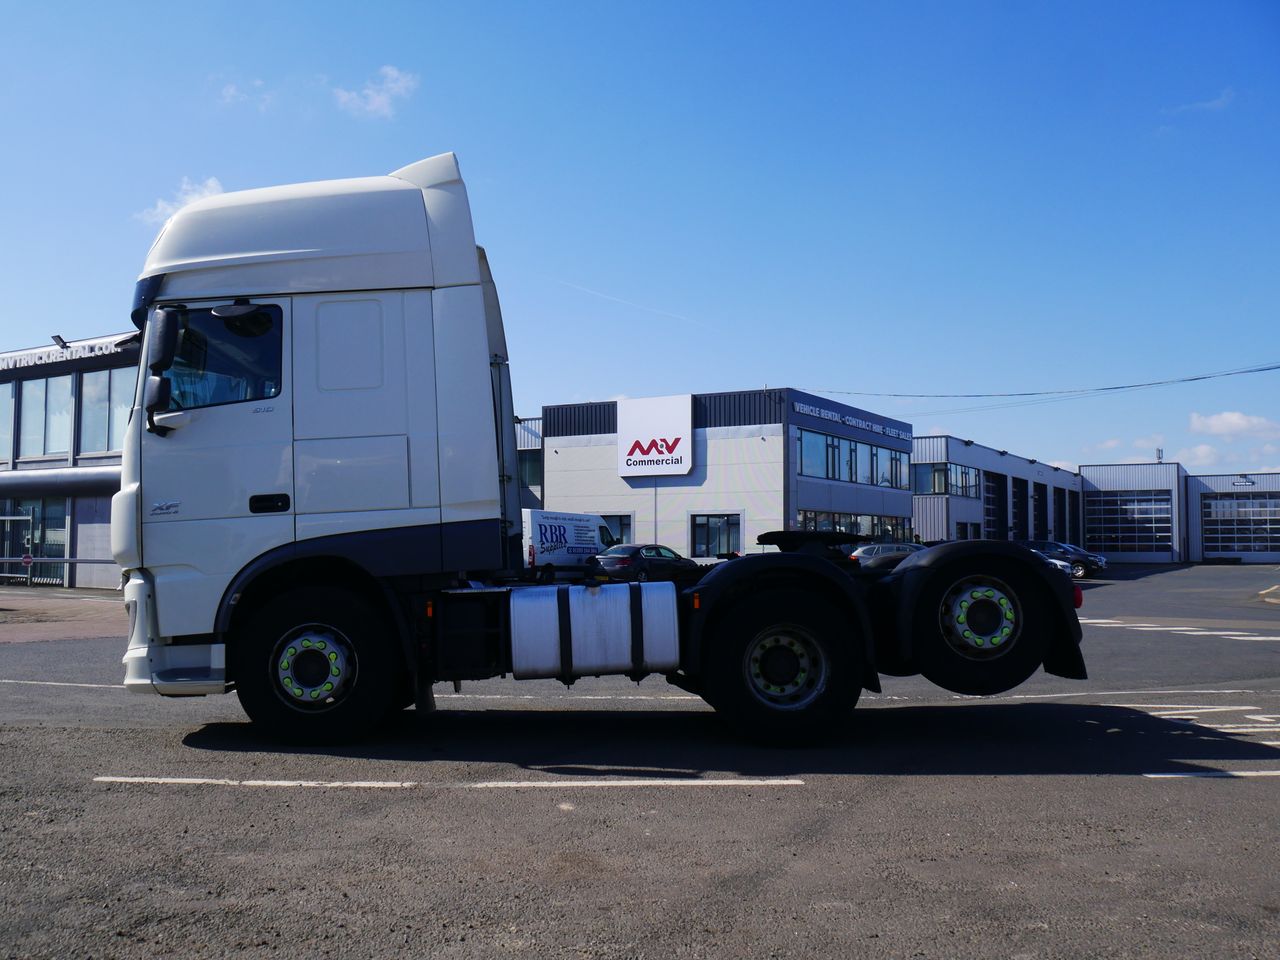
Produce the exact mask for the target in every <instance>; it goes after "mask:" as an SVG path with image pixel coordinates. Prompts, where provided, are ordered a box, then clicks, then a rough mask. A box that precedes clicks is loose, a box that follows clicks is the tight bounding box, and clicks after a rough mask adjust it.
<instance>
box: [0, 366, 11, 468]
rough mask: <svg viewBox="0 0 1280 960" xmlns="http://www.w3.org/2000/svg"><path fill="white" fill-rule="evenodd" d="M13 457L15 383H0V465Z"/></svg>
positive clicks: (3, 464)
mask: <svg viewBox="0 0 1280 960" xmlns="http://www.w3.org/2000/svg"><path fill="white" fill-rule="evenodd" d="M12 457H13V384H12V383H0V466H5V465H6V464H7V462H8V461H9V460H10V459H11V458H12Z"/></svg>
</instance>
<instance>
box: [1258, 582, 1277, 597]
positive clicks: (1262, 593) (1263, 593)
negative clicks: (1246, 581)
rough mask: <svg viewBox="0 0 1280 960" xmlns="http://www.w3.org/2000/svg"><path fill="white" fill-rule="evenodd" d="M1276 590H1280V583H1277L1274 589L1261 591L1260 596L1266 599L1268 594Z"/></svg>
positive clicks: (1269, 588) (1268, 588)
mask: <svg viewBox="0 0 1280 960" xmlns="http://www.w3.org/2000/svg"><path fill="white" fill-rule="evenodd" d="M1276 590H1280V583H1277V584H1276V585H1275V586H1274V587H1267V589H1265V590H1259V591H1258V596H1260V597H1265V596H1266V595H1267V594H1268V593H1274V592H1275V591H1276Z"/></svg>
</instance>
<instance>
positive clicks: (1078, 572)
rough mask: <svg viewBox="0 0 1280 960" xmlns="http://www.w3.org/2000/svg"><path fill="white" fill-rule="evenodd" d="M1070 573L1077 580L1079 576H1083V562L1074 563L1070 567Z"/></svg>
mask: <svg viewBox="0 0 1280 960" xmlns="http://www.w3.org/2000/svg"><path fill="white" fill-rule="evenodd" d="M1071 575H1072V576H1073V577H1075V578H1076V579H1077V580H1079V579H1080V578H1081V577H1083V576H1084V564H1083V563H1077V564H1074V565H1073V566H1072V567H1071Z"/></svg>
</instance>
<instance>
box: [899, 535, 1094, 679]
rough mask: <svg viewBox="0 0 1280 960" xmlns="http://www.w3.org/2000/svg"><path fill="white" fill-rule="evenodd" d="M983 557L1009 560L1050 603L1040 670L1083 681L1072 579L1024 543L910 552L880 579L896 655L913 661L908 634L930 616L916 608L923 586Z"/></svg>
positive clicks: (985, 543)
mask: <svg viewBox="0 0 1280 960" xmlns="http://www.w3.org/2000/svg"><path fill="white" fill-rule="evenodd" d="M984 558H999V559H1001V560H1013V561H1016V562H1018V563H1020V564H1022V565H1023V566H1024V567H1025V571H1026V573H1027V575H1028V576H1029V577H1031V578H1032V579H1033V580H1034V581H1035V582H1036V584H1037V586H1038V587H1039V588H1040V591H1041V596H1042V599H1044V600H1045V602H1046V603H1048V604H1049V613H1050V615H1051V619H1052V621H1053V622H1054V624H1055V625H1056V626H1055V629H1054V630H1053V632H1052V634H1051V636H1050V637H1049V643H1048V649H1047V651H1046V653H1045V657H1044V669H1045V671H1046V672H1047V673H1052V674H1055V675H1056V676H1060V677H1065V678H1067V679H1070V680H1084V679H1086V678H1087V676H1088V674H1087V672H1086V669H1085V664H1084V655H1083V654H1082V653H1081V652H1080V641H1081V639H1082V637H1083V632H1082V631H1081V629H1080V621H1079V619H1078V618H1077V617H1076V612H1075V598H1074V591H1075V586H1074V584H1073V582H1072V580H1071V579H1070V578H1069V577H1066V576H1063V575H1062V574H1061V573H1059V572H1058V571H1057V570H1054V569H1052V568H1050V567H1048V566H1047V565H1044V564H1041V563H1040V562H1038V558H1037V557H1036V555H1035V554H1034V553H1032V552H1031V551H1030V550H1028V549H1027V548H1026V547H1022V546H1019V545H1018V544H1016V543H1009V542H1005V541H1002V540H978V541H962V542H956V543H944V544H940V545H938V546H936V547H932V548H930V549H928V550H922V551H920V552H918V553H913V554H911V555H910V556H908V557H907V558H906V559H905V560H903V561H902V563H900V564H898V566H897V568H896V569H895V570H894V571H893V572H892V573H890V574H889V575H888V576H886V577H885V580H884V583H885V585H886V586H888V587H889V588H890V590H891V593H892V595H893V598H894V604H893V606H894V611H895V613H896V620H897V624H896V631H895V640H896V642H897V650H896V651H895V653H896V654H897V655H898V656H899V657H900V658H901V659H902V661H903V662H905V663H911V662H912V661H913V654H914V651H913V649H912V647H913V643H912V635H913V633H914V629H915V621H916V618H917V617H919V616H928V615H930V613H929V612H928V611H922V610H920V609H919V605H918V603H917V602H916V601H917V598H918V597H919V596H920V594H921V592H922V590H923V589H924V586H925V584H926V583H928V582H930V581H931V580H932V578H933V577H935V576H938V575H939V574H944V571H951V570H956V571H962V570H963V569H964V567H965V564H967V563H973V562H976V561H980V560H982V559H984ZM944 575H945V574H944Z"/></svg>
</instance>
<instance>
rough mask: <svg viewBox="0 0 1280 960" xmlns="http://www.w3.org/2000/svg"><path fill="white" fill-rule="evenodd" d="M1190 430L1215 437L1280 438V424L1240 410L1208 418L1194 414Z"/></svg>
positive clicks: (1212, 415) (1210, 415) (1213, 414)
mask: <svg viewBox="0 0 1280 960" xmlns="http://www.w3.org/2000/svg"><path fill="white" fill-rule="evenodd" d="M1190 430H1191V432H1192V433H1207V434H1209V435H1210V436H1215V437H1268V438H1270V437H1280V423H1276V421H1274V420H1268V419H1267V418H1266V417H1258V416H1254V415H1253V414H1249V413H1241V412H1240V411H1238V410H1224V411H1223V412H1222V413H1211V414H1209V415H1208V416H1204V415H1201V414H1199V413H1193V414H1191V425H1190Z"/></svg>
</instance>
